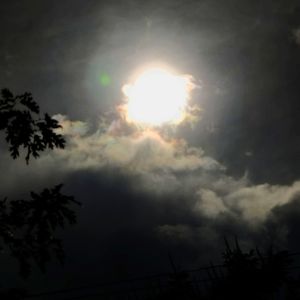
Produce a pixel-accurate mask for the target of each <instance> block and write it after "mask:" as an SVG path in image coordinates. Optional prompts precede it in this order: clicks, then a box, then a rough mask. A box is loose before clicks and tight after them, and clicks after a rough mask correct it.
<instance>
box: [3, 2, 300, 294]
mask: <svg viewBox="0 0 300 300" xmlns="http://www.w3.org/2000/svg"><path fill="white" fill-rule="evenodd" d="M0 13H1V18H0V25H1V28H2V34H1V43H0V66H1V70H2V72H1V73H0V83H1V87H2V88H4V87H7V88H9V89H11V90H12V91H13V92H14V93H17V94H20V93H23V92H25V91H29V92H31V93H33V96H34V99H35V100H36V101H37V102H38V103H39V105H40V106H41V109H42V111H46V112H49V114H51V115H52V116H54V118H56V119H58V120H59V121H60V123H61V125H62V126H63V129H62V133H63V134H64V135H65V137H66V139H67V147H66V149H64V150H55V151H51V152H47V153H45V154H44V155H42V156H41V157H40V158H39V159H37V160H36V161H32V162H31V163H30V165H28V166H27V165H26V163H25V160H23V159H22V158H20V159H18V160H15V161H14V160H12V159H10V158H9V153H8V151H7V150H8V149H7V146H6V145H5V142H4V141H3V139H2V140H1V143H0V151H1V157H0V182H1V185H0V188H1V195H2V194H3V195H7V196H9V197H10V198H12V199H13V198H15V197H19V196H21V195H22V196H24V195H25V196H26V195H28V193H29V191H31V190H35V191H37V190H40V189H42V188H43V187H45V186H51V185H55V184H58V183H60V182H63V183H64V184H65V187H64V190H65V192H66V193H68V194H71V195H74V196H75V197H76V199H77V200H78V201H81V202H82V204H83V206H82V207H81V208H80V209H77V215H78V224H77V225H76V226H74V227H72V228H70V229H66V230H64V232H62V233H61V235H62V237H63V239H64V243H65V250H66V255H67V260H66V264H65V267H64V268H60V267H59V266H56V265H55V263H53V264H52V265H50V266H49V270H48V272H47V273H46V274H45V275H43V276H41V275H40V273H39V272H38V270H35V271H34V274H33V275H32V277H31V278H30V279H29V280H28V281H27V282H26V283H24V282H22V281H20V284H21V285H22V284H26V285H29V286H32V289H34V290H37V291H40V290H43V289H51V288H63V287H72V286H76V285H77V284H78V283H91V282H97V281H99V278H105V279H107V278H119V277H120V278H121V277H126V276H130V275H134V276H135V277H136V276H139V275H140V276H142V275H144V274H150V273H155V272H160V271H164V270H168V269H169V268H170V265H169V261H168V252H170V253H172V255H173V256H174V259H175V261H176V262H177V264H178V265H181V266H182V267H186V268H191V267H195V266H200V265H203V264H205V263H206V262H207V261H209V260H210V259H211V260H216V261H217V260H218V259H220V258H221V252H222V249H223V248H222V247H223V246H224V242H223V240H224V237H228V238H229V239H230V238H233V237H234V236H237V237H238V239H239V240H240V243H241V245H242V246H243V247H245V248H247V247H252V246H255V245H259V246H261V247H264V246H268V245H270V244H271V243H272V244H274V245H276V247H278V248H281V249H282V248H288V249H290V250H294V251H299V249H300V245H299V239H298V236H299V229H298V228H299V225H300V224H299V220H300V219H299V216H300V156H299V153H300V141H299V134H300V126H299V118H298V115H299V111H300V104H299V96H300V82H299V80H300V79H299V78H300V4H299V2H298V1H296V0H290V1H288V2H287V1H269V0H264V1H240V0H239V1H238V0H228V1H227V0H226V1H217V0H211V1H205V0H203V1H202V0H198V1H196V0H189V1H182V0H160V1H138V0H124V1H121V0H119V1H96V0H85V1H79V0H72V1H71V0H62V1H50V0H49V1H48V0H45V1H38V0H27V1H25V0H20V1H17V0H14V1H2V2H1V6H0ZM158 61H159V62H161V63H163V64H165V65H168V66H170V67H171V68H174V69H175V70H176V71H177V72H178V74H185V75H186V74H188V76H190V77H189V78H191V80H192V81H193V85H194V89H193V91H192V92H191V97H190V103H191V106H193V107H197V118H195V119H193V120H190V121H189V122H183V123H182V124H180V125H178V126H177V125H176V126H170V127H169V128H156V130H155V131H152V130H144V129H140V128H136V127H134V126H133V125H132V124H128V123H127V122H126V120H124V119H122V116H121V115H120V107H122V105H124V103H125V95H124V93H123V92H122V87H123V86H124V85H125V84H128V83H129V82H130V80H131V77H132V74H134V73H135V72H136V71H137V70H139V69H141V68H143V67H144V66H146V65H147V64H151V63H153V62H158ZM1 272H2V271H1ZM3 272H5V274H6V279H5V280H6V281H5V282H4V284H7V285H10V284H11V282H14V280H17V279H16V277H17V268H16V266H15V263H14V262H13V261H7V262H6V263H5V268H4V270H3ZM18 280H19V279H18Z"/></svg>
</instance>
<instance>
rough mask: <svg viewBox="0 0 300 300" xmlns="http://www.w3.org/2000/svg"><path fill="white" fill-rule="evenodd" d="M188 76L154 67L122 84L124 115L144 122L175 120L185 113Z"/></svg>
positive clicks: (159, 123) (187, 96) (159, 122)
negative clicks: (124, 98)
mask: <svg viewBox="0 0 300 300" xmlns="http://www.w3.org/2000/svg"><path fill="white" fill-rule="evenodd" d="M190 81H191V79H190V78H188V77H187V76H178V75H174V74H172V73H170V72H168V71H166V70H164V69H160V68H154V69H149V70H146V71H144V72H142V73H141V74H140V75H139V76H138V77H137V78H136V79H135V80H134V81H133V83H131V84H127V85H125V86H124V87H123V92H124V94H125V95H126V97H127V101H128V102H127V104H126V106H125V110H126V119H127V121H130V122H135V123H139V124H144V125H150V126H158V125H163V124H177V123H180V122H181V121H182V120H183V119H184V117H185V111H186V107H187V101H188V99H189V93H190V89H191V88H190V87H191V83H190Z"/></svg>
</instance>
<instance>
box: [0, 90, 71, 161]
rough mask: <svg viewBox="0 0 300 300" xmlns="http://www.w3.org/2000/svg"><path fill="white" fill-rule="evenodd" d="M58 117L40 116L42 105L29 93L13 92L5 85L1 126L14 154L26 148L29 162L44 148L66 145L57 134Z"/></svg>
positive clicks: (2, 97)
mask: <svg viewBox="0 0 300 300" xmlns="http://www.w3.org/2000/svg"><path fill="white" fill-rule="evenodd" d="M60 127H61V126H60V125H59V123H58V121H57V120H55V119H53V118H51V117H50V116H49V115H48V114H44V117H43V118H42V117H41V116H40V108H39V106H38V104H37V103H36V102H35V101H34V100H33V98H32V95H31V94H30V93H24V94H22V95H17V96H14V95H13V93H12V92H11V91H10V90H8V89H2V91H1V99H0V130H4V131H5V139H6V141H7V142H8V144H9V151H10V154H11V156H12V157H13V158H14V159H15V158H17V157H18V156H19V155H20V152H19V151H20V147H23V148H24V149H25V150H26V152H27V153H26V157H25V159H26V162H27V164H28V162H29V160H30V157H31V156H33V157H34V158H37V157H38V156H39V155H40V152H41V151H44V150H45V149H47V148H49V149H54V148H64V146H65V140H64V138H63V136H62V135H60V134H57V133H56V132H55V129H58V128H60Z"/></svg>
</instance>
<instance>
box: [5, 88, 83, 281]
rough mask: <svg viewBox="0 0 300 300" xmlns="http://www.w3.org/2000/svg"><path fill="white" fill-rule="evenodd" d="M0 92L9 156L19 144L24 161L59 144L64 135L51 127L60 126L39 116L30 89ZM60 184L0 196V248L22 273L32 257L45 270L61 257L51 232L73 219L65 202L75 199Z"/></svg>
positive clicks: (27, 271) (58, 242) (58, 241)
mask: <svg viewBox="0 0 300 300" xmlns="http://www.w3.org/2000/svg"><path fill="white" fill-rule="evenodd" d="M1 95H2V99H0V131H4V133H5V138H6V141H7V143H8V144H9V151H10V154H11V156H12V157H13V158H14V159H15V158H17V157H18V156H19V155H20V152H19V151H20V147H23V148H24V149H25V150H26V152H27V154H26V157H25V160H26V163H27V164H28V163H29V160H30V158H31V157H32V156H33V157H34V158H37V157H39V155H40V152H42V151H44V150H46V149H47V148H49V149H54V148H55V147H56V148H64V146H65V140H64V138H63V136H62V135H60V134H57V133H56V132H55V129H58V128H60V127H61V126H60V125H59V124H58V122H57V121H56V120H54V119H52V118H51V117H50V116H49V115H48V114H45V115H44V118H41V117H40V115H39V113H40V109H39V106H38V104H37V103H36V102H35V101H34V100H33V98H32V95H31V94H30V93H24V94H22V95H19V96H14V95H13V94H12V92H10V91H9V90H8V89H3V90H2V92H1ZM61 188H62V184H60V185H57V186H55V187H54V188H52V189H44V190H43V191H42V192H41V193H34V192H31V198H30V199H29V200H23V199H21V200H12V201H8V200H7V199H6V198H5V199H4V200H2V201H0V250H1V251H6V250H7V249H8V251H9V253H10V254H11V255H12V256H13V257H15V258H16V259H17V260H18V262H19V269H20V275H21V276H22V277H24V278H25V277H27V276H28V275H29V274H30V271H31V265H32V262H35V263H36V264H37V265H38V267H39V268H40V269H41V270H42V271H45V266H46V264H47V262H49V261H50V260H51V257H53V256H55V257H56V258H57V259H58V260H59V262H61V263H63V261H64V251H63V247H62V241H61V239H59V238H57V236H55V234H57V231H58V230H59V228H64V226H65V224H66V223H69V224H74V223H75V222H76V215H75V213H74V211H73V210H72V209H71V208H70V206H71V205H72V204H79V202H77V201H75V200H74V198H73V197H72V196H66V195H64V194H62V193H61Z"/></svg>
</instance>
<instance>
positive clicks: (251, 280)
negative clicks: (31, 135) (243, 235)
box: [212, 239, 292, 300]
mask: <svg viewBox="0 0 300 300" xmlns="http://www.w3.org/2000/svg"><path fill="white" fill-rule="evenodd" d="M225 245H226V249H225V251H224V252H223V259H224V267H225V271H226V276H224V277H217V276H215V278H214V279H215V285H214V286H213V289H212V295H213V296H212V299H232V300H233V299H246V300H247V299H249V300H250V299H274V297H275V295H276V293H278V291H279V289H280V288H281V287H283V285H284V284H285V283H288V282H289V276H288V275H289V274H288V266H289V265H290V264H291V262H292V260H291V257H290V255H289V253H288V251H279V252H275V251H274V249H273V248H272V247H270V249H269V250H268V251H267V252H266V253H265V254H264V255H262V254H261V252H260V251H259V250H258V249H251V250H249V251H248V252H244V251H242V249H241V247H240V245H239V243H238V241H237V239H235V247H233V248H232V247H231V246H230V245H229V243H228V241H227V240H226V239H225Z"/></svg>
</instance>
